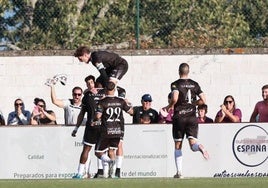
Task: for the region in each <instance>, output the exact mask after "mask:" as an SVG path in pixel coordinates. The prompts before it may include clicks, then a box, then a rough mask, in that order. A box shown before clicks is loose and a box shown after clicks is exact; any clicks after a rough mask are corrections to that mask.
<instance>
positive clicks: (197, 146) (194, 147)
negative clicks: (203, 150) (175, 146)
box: [191, 143, 199, 151]
mask: <svg viewBox="0 0 268 188" xmlns="http://www.w3.org/2000/svg"><path fill="white" fill-rule="evenodd" d="M191 149H192V151H199V144H197V143H195V144H193V145H192V147H191Z"/></svg>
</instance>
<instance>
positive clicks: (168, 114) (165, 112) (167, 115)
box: [158, 93, 174, 123]
mask: <svg viewBox="0 0 268 188" xmlns="http://www.w3.org/2000/svg"><path fill="white" fill-rule="evenodd" d="M171 96H172V93H169V94H168V105H167V106H166V107H163V108H161V109H160V111H159V115H158V123H172V117H173V114H174V106H173V105H172V104H171Z"/></svg>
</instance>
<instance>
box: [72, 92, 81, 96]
mask: <svg viewBox="0 0 268 188" xmlns="http://www.w3.org/2000/svg"><path fill="white" fill-rule="evenodd" d="M73 95H74V96H81V95H82V94H81V93H73Z"/></svg>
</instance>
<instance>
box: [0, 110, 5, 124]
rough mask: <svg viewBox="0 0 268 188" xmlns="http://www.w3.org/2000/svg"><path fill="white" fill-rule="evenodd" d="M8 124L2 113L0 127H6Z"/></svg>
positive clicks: (0, 113)
mask: <svg viewBox="0 0 268 188" xmlns="http://www.w3.org/2000/svg"><path fill="white" fill-rule="evenodd" d="M5 124H6V122H5V118H4V116H3V113H2V112H1V111H0V125H5Z"/></svg>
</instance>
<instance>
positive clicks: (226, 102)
mask: <svg viewBox="0 0 268 188" xmlns="http://www.w3.org/2000/svg"><path fill="white" fill-rule="evenodd" d="M233 102H234V101H224V104H228V103H229V104H231V103H233Z"/></svg>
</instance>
